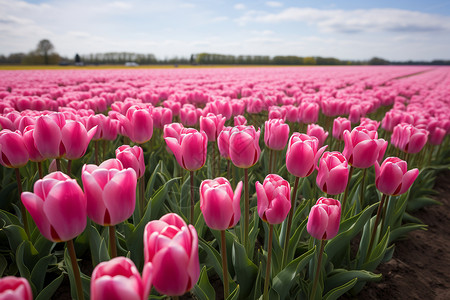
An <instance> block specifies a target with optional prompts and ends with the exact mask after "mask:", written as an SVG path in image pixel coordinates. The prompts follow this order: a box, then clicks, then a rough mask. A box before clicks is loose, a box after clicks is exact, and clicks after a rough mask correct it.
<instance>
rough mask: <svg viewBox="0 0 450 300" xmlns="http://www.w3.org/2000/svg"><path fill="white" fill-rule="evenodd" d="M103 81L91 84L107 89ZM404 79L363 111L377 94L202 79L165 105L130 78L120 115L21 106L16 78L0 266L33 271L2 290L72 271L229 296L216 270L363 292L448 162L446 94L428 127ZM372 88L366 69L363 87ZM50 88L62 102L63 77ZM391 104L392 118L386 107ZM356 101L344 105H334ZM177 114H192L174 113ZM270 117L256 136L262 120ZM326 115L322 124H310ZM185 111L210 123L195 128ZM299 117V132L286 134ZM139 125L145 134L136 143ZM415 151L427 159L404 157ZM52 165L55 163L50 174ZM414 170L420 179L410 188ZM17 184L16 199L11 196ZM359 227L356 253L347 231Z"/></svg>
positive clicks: (249, 283)
mask: <svg viewBox="0 0 450 300" xmlns="http://www.w3.org/2000/svg"><path fill="white" fill-rule="evenodd" d="M397 71H400V70H397ZM401 72H404V70H401ZM425 74H426V73H425ZM404 75H407V74H404ZM412 77H414V76H412ZM410 78H411V77H408V78H406V79H405V80H407V81H409V80H411V79H410ZM402 80H403V79H402ZM433 80H434V79H430V82H433ZM399 81H400V80H399ZM413 83H416V82H413ZM413 83H411V84H409V85H408V84H405V86H406V87H408V88H409V87H411V86H416V85H414V84H413ZM91 84H92V87H90V86H89V84H87V85H85V86H83V87H82V89H83V90H84V91H86V90H87V91H89V90H92V91H93V86H94V85H95V86H96V87H97V88H98V84H94V83H91ZM395 84H396V82H394V83H393V84H392V85H393V86H394V85H395ZM288 85H290V84H288ZM371 85H373V86H372V87H375V86H379V87H380V88H379V89H380V91H381V90H382V89H383V88H381V86H385V85H386V81H385V80H383V76H379V78H378V79H376V80H375V79H373V82H372V83H371ZM249 86H250V85H249ZM330 86H333V84H330ZM337 86H339V84H337ZM387 86H389V85H387ZM439 87H440V86H439V85H437V86H434V88H435V90H439ZM215 88H218V87H215ZM341 88H342V87H341ZM408 88H404V87H398V90H399V91H401V93H402V95H403V96H401V97H400V96H397V97H391V96H389V97H388V98H389V99H390V100H387V99H385V101H386V104H392V103H394V109H393V110H390V111H389V112H388V113H387V114H386V115H383V109H381V110H380V111H381V113H377V112H375V110H376V109H377V108H378V107H379V105H380V103H381V101H378V102H377V101H376V102H377V103H378V104H375V105H371V106H370V105H369V106H367V107H366V108H365V109H363V111H364V112H363V111H361V107H362V104H363V103H365V104H364V105H366V104H368V103H367V102H370V101H372V100H373V99H374V98H371V99H372V100H370V101H363V102H361V105H360V107H359V108H358V109H359V112H358V113H355V111H357V109H350V110H349V107H348V106H346V105H342V103H343V102H342V101H340V100H336V98H339V97H338V94H336V93H335V94H334V97H335V98H334V99H330V98H324V99H323V100H321V98H316V100H317V101H319V103H321V104H320V105H319V104H318V103H317V102H314V101H316V100H314V101H312V102H310V100H306V99H307V98H301V101H302V102H300V103H299V102H297V100H296V99H297V98H296V97H297V96H295V95H297V92H293V85H290V87H289V88H288V89H286V94H287V95H291V98H292V101H290V100H288V99H287V98H285V97H275V98H272V97H271V96H270V95H269V96H268V97H264V96H262V95H263V94H258V93H259V91H258V90H257V89H254V90H252V88H242V89H241V90H240V94H241V97H250V96H254V97H255V98H252V99H253V100H251V101H249V100H247V99H242V100H241V101H239V100H240V99H235V100H226V99H219V100H217V99H211V97H208V96H205V93H190V94H185V95H184V96H186V98H183V97H184V96H183V97H181V96H180V98H178V99H177V98H176V97H178V96H176V94H170V93H166V95H165V96H164V98H167V97H170V95H172V96H173V97H172V98H171V99H168V100H165V101H164V102H163V103H164V104H163V105H164V106H166V107H165V108H162V107H160V106H156V107H153V105H156V104H157V103H158V102H159V100H160V99H161V95H162V94H161V93H160V95H159V96H157V97H156V96H155V97H153V96H148V95H147V96H145V95H144V94H142V95H141V96H142V97H143V98H142V99H144V98H145V99H146V101H137V100H132V99H129V98H127V97H129V96H132V95H126V93H125V92H124V94H123V95H122V96H121V100H120V101H116V102H113V101H112V100H108V101H106V100H105V99H104V98H103V100H105V102H104V103H105V105H106V106H105V107H109V106H110V107H111V109H112V110H111V111H109V113H108V116H106V115H103V114H97V115H95V114H92V112H88V111H83V110H80V111H76V110H63V112H60V113H46V112H35V113H31V112H30V111H22V112H20V113H19V112H12V111H9V108H11V107H13V105H12V104H13V102H14V101H15V100H12V97H13V95H9V94H11V92H12V91H15V90H16V88H15V87H14V88H11V90H10V91H9V94H8V93H6V91H5V93H2V96H1V97H2V98H3V99H6V100H7V101H4V103H6V104H7V105H6V106H4V107H3V111H4V115H3V116H2V118H1V120H0V124H1V125H2V127H4V128H6V129H3V130H2V131H1V132H0V152H1V156H0V163H1V164H2V165H4V166H5V167H8V168H13V169H15V173H16V180H17V185H16V184H15V183H14V182H11V180H10V179H9V176H10V175H11V174H12V173H11V172H10V171H8V170H7V169H6V168H4V169H3V174H2V191H1V193H2V195H4V196H8V197H6V198H8V199H9V200H8V202H7V203H8V205H7V206H6V207H7V210H9V212H8V211H7V210H1V211H0V213H1V216H2V220H3V227H2V231H1V232H0V234H3V235H4V236H6V239H5V241H6V240H7V241H8V245H5V246H6V249H10V250H9V252H8V253H9V254H7V255H1V256H0V263H1V265H5V264H6V266H8V267H7V268H6V267H5V268H4V269H3V271H2V276H4V275H15V274H17V272H19V274H20V275H21V276H23V277H25V278H26V279H27V281H26V280H23V279H20V278H16V277H4V278H2V279H1V280H2V285H1V287H0V295H3V294H5V295H11V297H15V298H16V299H29V298H30V297H32V296H31V295H32V294H34V295H35V296H36V297H37V298H39V299H41V298H49V297H51V295H52V294H53V293H54V292H55V291H56V289H57V288H58V286H59V285H60V284H61V282H62V280H63V278H64V274H68V276H69V279H70V282H71V293H72V296H73V297H78V298H82V297H83V296H88V295H90V297H91V298H92V299H124V298H125V297H133V298H135V299H147V298H148V297H149V295H150V298H155V299H158V298H159V297H161V296H158V295H163V294H164V295H170V296H174V297H176V296H178V295H183V294H184V293H186V292H187V291H191V292H192V293H194V294H195V295H196V297H198V298H200V299H213V298H215V297H216V296H217V297H219V298H221V295H218V294H217V295H216V292H215V291H214V288H213V287H212V285H211V282H210V279H211V278H212V275H213V274H214V273H216V274H217V275H218V277H219V278H220V280H221V281H222V282H223V286H224V288H223V297H224V298H228V299H257V298H259V297H261V296H262V297H263V298H265V299H268V298H270V299H289V298H296V297H300V298H306V297H309V298H310V299H319V298H321V297H323V298H326V299H336V298H337V297H339V296H340V295H342V294H343V293H345V292H347V291H351V292H353V293H357V292H358V291H359V290H360V289H361V288H362V287H363V286H364V284H365V282H367V281H372V280H377V279H379V278H380V275H378V274H375V273H373V272H374V271H375V269H376V267H377V266H378V264H380V263H381V262H382V261H387V260H389V259H390V257H391V256H392V253H393V251H394V244H393V243H394V242H395V240H396V239H397V238H399V237H400V236H402V235H404V234H406V233H407V232H409V231H411V230H414V229H419V228H423V227H424V225H423V224H420V223H418V222H419V221H418V220H417V219H414V217H412V216H411V215H410V214H409V213H407V212H406V211H407V208H408V207H409V206H412V207H413V208H417V207H420V206H422V205H424V204H429V203H430V200H429V198H427V196H426V194H424V193H426V189H427V188H429V187H430V185H432V184H433V181H434V178H433V174H434V173H435V171H436V169H437V168H438V167H437V166H435V167H430V163H431V162H434V164H442V162H443V158H444V159H445V157H446V156H445V155H446V153H448V149H447V148H448V147H447V146H446V141H448V138H446V135H447V132H448V124H449V123H450V122H448V121H449V120H448V115H447V118H445V117H443V115H442V114H441V111H442V109H443V108H442V107H440V109H438V107H439V105H437V104H436V105H435V106H433V109H434V113H433V118H436V119H437V118H440V119H442V120H443V122H442V123H439V124H437V123H436V122H434V123H433V122H430V123H429V124H426V126H423V125H424V124H425V123H424V122H423V120H422V119H421V118H418V117H416V115H414V114H411V111H409V112H408V107H409V106H410V105H411V104H412V105H413V104H414V103H415V101H416V102H417V101H419V100H420V99H414V96H415V94H414V93H410V91H409V89H408ZM17 90H20V87H18V88H17ZM304 90H306V87H304ZM366 90H370V89H367V83H366V88H365V89H362V90H358V89H356V90H354V91H353V92H356V91H359V92H361V93H364V91H366ZM119 91H120V90H117V93H116V96H117V95H120V93H118V92H119ZM309 92H310V93H311V94H313V93H314V89H312V90H309ZM52 93H53V96H52V97H53V98H55V97H58V98H57V99H58V101H59V102H61V103H62V102H64V101H62V100H63V98H64V97H66V96H65V95H64V92H63V91H56V90H55V91H53V92H52ZM84 93H85V92H84ZM96 93H97V92H96ZM80 95H81V92H80ZM83 95H84V96H80V97H81V98H77V99H78V100H76V101H78V102H79V103H83V102H86V103H90V104H89V105H91V104H92V103H95V101H100V102H101V100H99V99H102V98H96V99H94V98H89V95H87V94H83ZM98 95H99V94H98ZM380 95H386V93H380ZM41 96H42V95H41ZM103 96H104V97H105V98H107V99H112V98H108V96H106V94H104V95H103ZM116 96H115V97H116ZM292 96H293V97H292ZM427 96H432V95H429V94H427ZM67 99H68V98H67ZM255 99H259V100H258V101H260V104H258V101H256V100H255ZM274 99H277V100H274ZM278 99H279V100H278ZM17 101H18V100H17ZM49 101H50V100H49ZM391 101H393V102H391ZM408 101H409V103H408ZM440 101H441V102H443V103H445V101H446V100H445V99H443V100H442V99H441V100H440ZM66 102H67V104H70V103H72V102H73V101H66ZM108 102H109V103H108ZM183 102H185V104H183V106H182V105H181V103H183ZM189 102H190V103H189ZM283 102H284V103H285V105H283V106H274V104H282V103H283ZM344 102H345V101H344ZM16 103H19V102H16ZM149 103H153V105H150V104H149ZM205 103H206V104H205ZM237 103H241V104H237ZM242 103H243V104H242ZM263 103H266V104H267V103H272V104H271V105H266V104H263ZM302 103H304V104H305V105H302ZM310 103H311V105H310ZM347 103H353V104H354V103H358V102H353V101H347ZM372 103H373V102H372ZM398 103H402V104H403V105H404V108H405V110H402V109H401V107H399V105H397V107H396V104H398ZM204 104H205V106H204V108H203V109H200V108H199V107H198V105H204ZM408 104H409V105H408ZM233 105H234V106H236V107H237V108H236V111H235V112H233V111H234V108H233V107H234V106H233ZM296 105H298V106H296ZM68 106H69V107H71V106H70V105H68ZM350 106H351V105H350ZM72 107H74V106H72ZM242 107H243V108H242ZM258 107H259V108H258ZM263 107H265V109H263ZM320 107H321V109H322V114H319V108H320ZM181 108H183V109H184V111H185V112H186V115H185V117H186V116H188V115H189V114H191V115H194V117H192V116H191V117H188V118H185V117H183V116H182V115H181V111H182V109H181ZM260 108H261V110H260ZM316 108H317V110H316ZM178 109H180V110H179V111H177V110H178ZM444 109H445V108H444ZM264 110H265V112H264ZM371 110H372V111H373V113H372V117H373V118H378V119H379V120H380V119H383V121H382V122H381V125H382V129H379V128H378V126H379V125H380V122H379V121H374V120H371V119H369V118H360V116H361V115H365V114H366V113H369V112H370V111H371ZM399 110H400V111H402V114H401V116H402V117H401V118H397V114H396V113H397V111H399ZM261 111H263V112H262V113H261ZM311 111H312V112H313V113H312V116H313V117H312V119H310V120H309V121H306V120H307V118H308V117H307V116H311ZM352 111H353V113H352ZM384 111H386V110H384ZM416 111H417V110H416ZM394 112H395V116H396V118H397V119H396V121H388V118H391V115H392V116H394ZM221 113H224V114H221ZM235 113H236V114H237V115H236V116H235V117H234V124H231V122H232V120H230V119H231V117H232V116H233V114H235ZM255 113H257V114H255ZM347 113H350V115H349V117H348V118H345V117H342V116H340V117H337V118H332V116H339V115H342V114H347ZM428 113H430V110H428ZM244 115H245V116H244ZM356 115H357V116H359V117H355V116H356ZM411 115H413V117H412V119H411V118H410V117H409V119H408V117H407V116H411ZM163 116H164V117H163ZM169 116H170V118H169ZM295 116H302V118H301V120H300V119H299V118H298V117H295ZM316 116H317V117H316ZM422 116H423V114H422ZM173 117H175V118H180V119H181V121H182V123H172V118H173ZM158 118H159V119H158ZM189 118H192V120H191V121H189V122H188V121H187V120H188V119H189ZM427 118H428V119H426V120H430V117H429V116H428V117H427ZM163 119H164V121H161V120H163ZM265 119H266V121H265V123H264V126H263V135H264V139H261V140H260V134H261V131H260V129H259V128H258V129H256V128H257V127H258V126H260V125H263V124H262V123H261V122H262V121H264V120H265ZM391 119H392V118H391ZM247 120H248V123H251V124H252V125H254V126H256V128H255V127H254V126H247ZM194 121H195V122H194ZM299 122H302V123H299ZM316 122H318V123H319V124H320V125H318V124H309V126H308V128H305V126H303V125H304V124H305V123H316ZM404 122H406V123H404ZM355 123H356V124H357V123H359V124H358V126H356V127H354V125H355ZM388 123H389V126H392V127H388V125H384V124H388ZM156 124H158V125H156ZM189 124H191V126H192V125H195V126H199V127H197V128H187V127H185V126H189ZM430 124H431V125H430ZM153 125H155V128H156V129H155V130H154V128H153ZM227 125H229V126H227ZM231 125H234V126H231ZM5 126H6V127H5ZM291 128H296V130H298V132H294V133H292V134H291V135H290V131H291ZM352 128H353V129H352ZM16 129H19V130H18V131H15V130H16ZM111 129H112V131H113V134H111V135H110V134H109V133H108V132H111ZM327 129H329V131H330V132H331V131H332V135H330V136H328V135H329V134H328V132H327ZM292 131H295V130H292ZM303 131H306V134H305V133H303ZM379 132H380V136H383V138H385V139H387V140H389V136H390V143H388V142H387V141H385V140H384V139H382V138H378V135H379ZM390 132H392V135H391V133H390ZM117 134H120V135H121V136H117ZM108 136H109V137H108ZM122 136H123V137H122ZM162 138H163V139H164V141H165V143H164V142H162ZM91 140H92V141H94V142H93V143H90V141H91ZM130 140H131V141H132V142H133V143H135V144H137V145H135V146H133V147H130V146H129V145H127V144H128V143H129V141H130ZM99 141H100V142H101V143H102V144H101V145H102V146H103V147H102V148H103V149H102V150H103V153H99V152H101V151H99V150H100V149H99V146H100V145H99ZM263 141H264V144H265V147H262V142H263ZM122 142H125V145H123V146H120V145H121V143H122ZM342 143H343V145H342ZM286 145H287V147H286ZM435 145H439V146H435ZM327 148H328V150H332V151H329V152H325V150H326V149H327ZM114 149H115V150H114ZM217 150H218V151H217ZM217 152H218V153H219V155H217ZM208 154H211V155H208ZM113 156H115V158H114V159H108V158H110V157H113ZM280 156H281V157H283V159H280ZM386 156H389V157H388V158H386V159H384V157H386ZM399 156H400V157H401V158H403V159H400V158H399ZM284 157H285V159H284ZM100 158H101V159H102V160H103V162H101V163H100ZM173 158H175V160H174V159H173ZM53 159H54V160H53ZM383 159H384V161H383ZM29 160H31V161H32V162H36V165H35V164H30V163H28V161H29ZM174 161H176V162H177V163H174ZM93 163H94V164H93ZM408 164H412V165H414V166H417V167H420V168H422V171H421V172H419V170H418V169H411V170H409V171H408V167H407V165H408ZM205 165H206V166H207V167H204V166H205ZM372 166H374V168H372ZM425 167H426V168H425ZM47 168H49V173H50V174H48V175H46V176H44V170H46V169H47ZM315 170H317V172H315ZM63 172H65V174H64V173H63ZM194 172H195V173H194ZM266 175H267V176H266ZM21 177H23V179H22V178H21ZM39 177H40V178H41V179H38V178H39ZM72 178H75V179H72ZM285 178H286V179H288V180H286V179H285ZM202 180H203V181H202ZM242 181H243V182H242ZM414 181H420V184H419V185H417V184H416V185H413V187H412V188H411V190H410V187H411V185H412V184H413V182H414ZM4 183H6V184H8V185H9V186H10V188H9V189H7V188H5V187H6V186H5V185H4ZM81 183H82V186H83V189H82V188H81V187H80V185H79V184H81ZM290 183H293V185H292V186H293V189H292V190H291V184H290ZM22 184H23V186H24V187H25V190H27V191H31V190H32V186H33V185H34V188H33V193H31V192H23V193H22ZM16 186H17V187H18V189H17V192H18V193H19V195H20V194H21V200H22V201H19V203H18V205H16V204H15V203H14V202H15V201H14V200H13V199H14V197H11V195H14V194H15V187H16ZM189 187H190V192H189ZM233 190H234V191H233ZM197 191H198V192H197ZM242 192H243V193H244V195H243V197H241V194H242ZM2 198H3V197H2ZM189 198H190V200H189ZM241 198H243V201H242V200H241ZM21 203H23V204H24V206H23V207H22V209H21ZM25 208H26V210H25ZM11 211H15V214H17V216H15V214H14V213H11ZM27 211H28V212H29V214H30V215H31V217H32V219H33V221H34V222H33V221H31V220H28V217H27V215H28V212H27ZM260 220H261V221H262V222H260ZM408 222H409V223H408ZM411 222H412V223H411ZM205 224H206V226H205ZM207 228H210V229H209V230H208V229H207ZM39 232H40V233H41V234H42V235H41V234H39ZM306 232H308V233H309V235H307V234H306ZM358 235H360V241H359V246H358V250H357V253H356V255H355V254H354V253H352V252H350V244H351V243H352V242H354V241H355V238H356V237H357V236H358ZM41 236H43V237H45V238H44V239H43V238H41ZM46 239H47V240H48V241H46ZM50 241H51V242H50ZM63 241H66V242H67V243H66V246H65V247H64V246H63V244H62V243H59V242H63ZM76 256H78V258H80V257H82V260H83V261H86V260H87V261H91V262H92V267H93V268H94V270H93V272H92V276H91V277H90V278H89V277H88V276H87V275H86V274H83V272H81V274H80V271H79V268H78V266H77V259H76ZM116 256H117V257H116ZM139 270H142V275H141V273H140V272H139ZM81 271H83V269H81ZM88 272H89V271H88ZM42 273H48V274H47V275H46V276H44V277H42V276H40V275H38V274H42ZM51 274H53V276H51ZM3 283H4V284H3ZM3 287H4V288H3ZM13 299H14V298H13Z"/></svg>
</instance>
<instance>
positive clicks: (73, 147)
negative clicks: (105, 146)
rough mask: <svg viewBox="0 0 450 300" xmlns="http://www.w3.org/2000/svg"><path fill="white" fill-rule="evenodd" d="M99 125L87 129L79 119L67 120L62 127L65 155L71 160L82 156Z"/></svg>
mask: <svg viewBox="0 0 450 300" xmlns="http://www.w3.org/2000/svg"><path fill="white" fill-rule="evenodd" d="M97 128H98V127H97V126H95V127H93V128H92V129H91V130H89V131H87V130H86V127H84V125H83V124H82V123H80V122H78V121H67V122H66V124H65V125H64V127H63V128H62V129H61V141H62V144H63V145H64V152H65V154H64V157H65V158H67V159H69V160H74V159H78V158H81V157H82V156H83V155H84V154H85V153H86V150H87V147H88V145H89V142H90V141H91V139H92V137H93V136H94V134H95V132H96V131H97Z"/></svg>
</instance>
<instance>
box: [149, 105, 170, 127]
mask: <svg viewBox="0 0 450 300" xmlns="http://www.w3.org/2000/svg"><path fill="white" fill-rule="evenodd" d="M152 117H153V125H154V126H155V127H156V128H160V129H163V128H164V126H165V125H166V124H170V123H172V110H171V109H170V108H165V107H162V106H158V107H155V108H154V109H153V111H152Z"/></svg>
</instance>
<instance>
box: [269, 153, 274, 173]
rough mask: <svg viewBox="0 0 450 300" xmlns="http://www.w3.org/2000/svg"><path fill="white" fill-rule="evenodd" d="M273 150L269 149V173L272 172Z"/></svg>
mask: <svg viewBox="0 0 450 300" xmlns="http://www.w3.org/2000/svg"><path fill="white" fill-rule="evenodd" d="M272 160H273V150H272V149H269V174H271V173H272Z"/></svg>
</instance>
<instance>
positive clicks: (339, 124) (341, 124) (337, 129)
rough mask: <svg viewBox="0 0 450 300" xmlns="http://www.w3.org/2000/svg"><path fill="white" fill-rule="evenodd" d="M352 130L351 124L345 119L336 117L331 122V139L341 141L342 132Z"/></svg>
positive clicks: (342, 137)
mask: <svg viewBox="0 0 450 300" xmlns="http://www.w3.org/2000/svg"><path fill="white" fill-rule="evenodd" d="M345 130H348V131H351V130H352V124H351V123H350V121H349V120H348V119H346V118H341V117H337V118H336V119H334V121H333V137H334V138H335V139H337V140H340V141H342V140H343V139H344V135H343V134H344V131H345Z"/></svg>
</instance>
